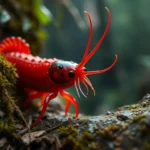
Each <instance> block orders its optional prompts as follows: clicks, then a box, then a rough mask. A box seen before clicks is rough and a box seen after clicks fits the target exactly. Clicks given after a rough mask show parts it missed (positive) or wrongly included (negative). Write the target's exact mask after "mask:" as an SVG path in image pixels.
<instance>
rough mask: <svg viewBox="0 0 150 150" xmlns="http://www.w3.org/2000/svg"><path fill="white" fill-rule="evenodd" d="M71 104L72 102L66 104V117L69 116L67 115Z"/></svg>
mask: <svg viewBox="0 0 150 150" xmlns="http://www.w3.org/2000/svg"><path fill="white" fill-rule="evenodd" d="M70 104H71V102H70V101H67V103H66V108H65V116H67V113H68V110H69V107H70Z"/></svg>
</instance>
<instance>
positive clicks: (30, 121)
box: [18, 116, 32, 135]
mask: <svg viewBox="0 0 150 150" xmlns="http://www.w3.org/2000/svg"><path fill="white" fill-rule="evenodd" d="M31 125H32V117H31V116H29V122H28V127H29V128H30V127H31ZM27 131H28V129H27V128H25V129H23V130H21V131H19V132H18V134H19V135H23V134H25V133H26V132H27Z"/></svg>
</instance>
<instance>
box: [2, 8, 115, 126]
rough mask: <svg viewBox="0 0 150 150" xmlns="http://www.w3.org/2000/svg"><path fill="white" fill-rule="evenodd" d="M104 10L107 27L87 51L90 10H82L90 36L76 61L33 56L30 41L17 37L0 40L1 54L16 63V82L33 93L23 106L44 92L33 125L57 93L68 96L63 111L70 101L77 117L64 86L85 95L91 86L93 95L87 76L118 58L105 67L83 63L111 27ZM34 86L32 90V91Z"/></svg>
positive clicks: (90, 39)
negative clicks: (39, 109) (87, 23)
mask: <svg viewBox="0 0 150 150" xmlns="http://www.w3.org/2000/svg"><path fill="white" fill-rule="evenodd" d="M106 10H107V13H108V24H107V27H106V29H105V32H104V34H103V36H102V38H101V39H100V40H99V42H98V43H97V45H96V46H95V47H94V49H93V50H92V51H91V52H89V48H90V45H91V41H92V21H91V17H90V15H89V13H88V12H87V11H85V13H86V15H87V17H88V20H89V22H90V36H89V40H88V44H87V47H86V50H85V53H84V56H83V58H82V60H81V62H80V63H79V64H77V63H74V62H70V61H64V60H59V59H56V58H50V59H45V58H40V57H38V56H36V57H35V56H32V55H31V53H30V47H29V45H28V44H27V43H26V42H25V41H24V40H23V39H21V38H20V37H9V38H6V39H4V40H3V41H2V42H1V43H0V54H3V55H4V56H5V57H6V59H7V60H8V61H10V62H11V63H13V64H15V67H16V68H17V72H18V74H19V82H20V83H21V85H22V86H23V88H25V89H26V90H27V91H28V92H29V91H30V93H32V94H30V96H29V98H28V99H27V100H26V101H25V103H24V107H26V106H27V104H28V103H29V102H31V101H32V100H34V99H36V98H38V97H41V96H43V99H42V111H41V113H40V115H39V117H38V118H37V120H36V121H35V122H34V123H33V125H36V124H37V123H38V122H39V121H40V120H41V118H42V116H43V115H44V113H45V111H46V108H47V106H48V104H49V102H50V101H51V100H52V99H54V98H55V97H56V96H57V95H58V93H60V95H61V96H62V97H64V98H65V99H66V100H67V102H66V108H65V115H67V112H68V109H69V107H70V104H71V103H72V104H73V105H74V107H75V109H76V117H78V114H79V108H78V103H77V102H76V100H75V98H74V97H73V96H72V95H71V94H70V93H68V92H66V91H64V90H65V89H67V88H69V87H72V86H75V88H76V91H77V93H78V95H79V92H81V93H82V95H83V96H85V97H86V95H88V92H89V88H88V87H90V88H91V89H92V90H93V92H94V95H95V90H94V88H93V86H92V83H91V82H90V80H89V79H88V78H87V76H88V75H92V74H101V73H104V72H106V71H108V70H110V69H111V68H112V67H113V66H114V65H115V64H116V62H117V59H118V56H117V55H115V57H116V58H115V61H114V62H113V64H112V65H111V66H109V67H108V68H106V69H104V70H95V71H86V69H85V67H84V66H85V64H86V63H87V62H88V61H89V60H90V59H91V57H92V56H93V55H94V54H95V52H96V51H97V50H98V48H99V46H100V45H101V43H102V42H103V40H104V38H105V36H106V34H107V32H108V30H109V28H110V24H111V13H110V11H109V9H108V8H106ZM80 82H81V83H82V84H83V85H84V86H85V88H86V90H87V93H86V95H85V94H84V92H83V91H82V89H81V86H80ZM33 90H34V91H35V92H33ZM31 91H32V92H31Z"/></svg>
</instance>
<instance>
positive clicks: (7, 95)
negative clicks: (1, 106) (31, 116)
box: [4, 89, 31, 142]
mask: <svg viewBox="0 0 150 150" xmlns="http://www.w3.org/2000/svg"><path fill="white" fill-rule="evenodd" d="M4 94H5V96H6V97H7V98H8V99H9V101H10V102H11V103H12V105H13V106H14V108H15V109H16V111H17V112H18V113H19V115H20V117H21V119H22V120H23V121H24V123H25V126H26V128H27V130H28V133H29V141H30V142H31V131H30V128H29V126H28V124H27V122H26V120H25V118H24V116H23V114H22V112H21V110H20V109H19V107H18V106H17V105H16V104H15V103H14V101H13V100H12V99H11V98H10V97H9V94H8V91H7V90H6V89H4Z"/></svg>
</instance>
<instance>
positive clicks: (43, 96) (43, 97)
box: [40, 93, 49, 108]
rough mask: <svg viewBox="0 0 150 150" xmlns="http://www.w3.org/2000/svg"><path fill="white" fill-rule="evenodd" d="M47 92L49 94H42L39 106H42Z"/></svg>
mask: <svg viewBox="0 0 150 150" xmlns="http://www.w3.org/2000/svg"><path fill="white" fill-rule="evenodd" d="M48 94H49V93H44V94H43V95H42V101H41V104H40V107H41V108H42V107H43V105H44V101H45V99H46V97H47V96H48Z"/></svg>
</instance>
